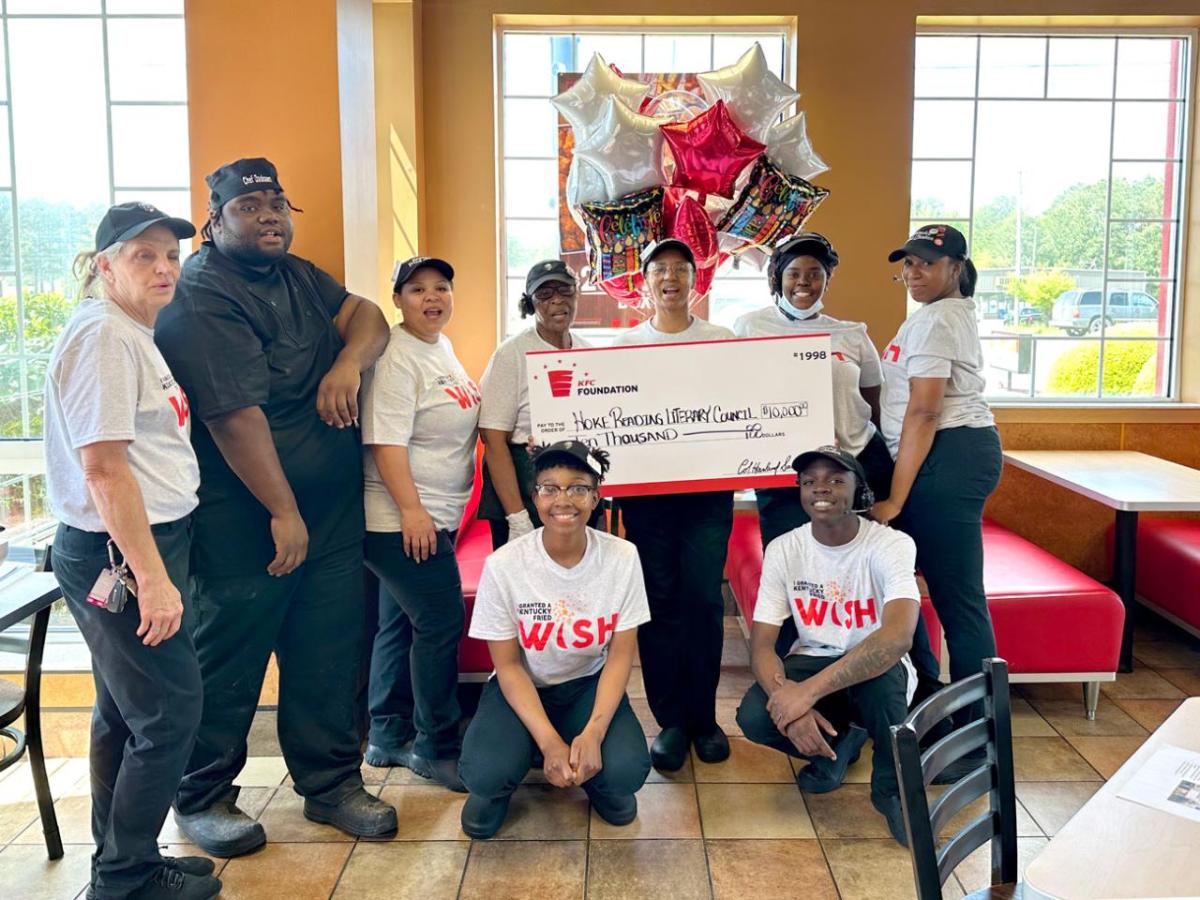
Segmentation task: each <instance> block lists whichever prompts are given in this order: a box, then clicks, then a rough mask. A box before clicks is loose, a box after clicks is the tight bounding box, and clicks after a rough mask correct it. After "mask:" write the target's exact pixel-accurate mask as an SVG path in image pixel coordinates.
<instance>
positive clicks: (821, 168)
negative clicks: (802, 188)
mask: <svg viewBox="0 0 1200 900" xmlns="http://www.w3.org/2000/svg"><path fill="white" fill-rule="evenodd" d="M767 157H768V158H769V159H770V160H771V162H773V163H775V165H777V166H779V168H781V169H783V171H785V172H787V173H788V174H789V175H795V176H796V177H797V178H816V177H817V176H818V175H820V174H821V173H822V172H828V171H829V166H827V165H826V164H825V160H823V159H821V157H820V156H818V155H817V151H816V150H814V149H813V145H812V141H810V140H809V139H808V129H807V128H806V127H805V124H804V113H797V114H796V115H794V116H791V117H790V118H787V119H784V120H783V121H782V122H776V123H775V124H774V125H772V126H771V127H770V128H769V129H768V130H767Z"/></svg>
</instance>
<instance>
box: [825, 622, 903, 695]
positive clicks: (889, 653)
mask: <svg viewBox="0 0 1200 900" xmlns="http://www.w3.org/2000/svg"><path fill="white" fill-rule="evenodd" d="M903 655H904V654H903V653H897V652H896V648H895V647H893V646H891V645H890V644H888V643H887V642H886V641H884V640H882V639H880V637H879V634H878V633H875V634H872V635H869V636H868V637H867V638H866V639H865V640H863V642H862V643H860V644H859V645H858V646H857V647H855V648H854V649H853V650H851V651H850V652H849V653H847V654H846V655H845V656H843V657H842V658H841V660H840V661H839V662H838V663H835V664H834V665H832V666H830V667H829V668H828V669H826V672H828V673H829V693H833V692H835V691H840V690H842V689H843V688H848V687H850V686H851V685H855V684H861V683H862V682H864V681H869V680H870V679H872V678H876V677H878V676H879V675H882V674H883V673H884V672H886V671H887V670H888V669H890V668H891V667H892V666H894V665H895V664H896V663H898V662H899V661H900V658H901V657H902V656H903Z"/></svg>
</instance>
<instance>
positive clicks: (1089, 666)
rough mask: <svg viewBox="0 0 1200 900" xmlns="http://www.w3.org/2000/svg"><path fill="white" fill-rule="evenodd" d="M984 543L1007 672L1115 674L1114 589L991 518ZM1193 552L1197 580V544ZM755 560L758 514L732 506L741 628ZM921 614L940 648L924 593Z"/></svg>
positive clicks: (733, 578) (733, 575) (757, 565)
mask: <svg viewBox="0 0 1200 900" xmlns="http://www.w3.org/2000/svg"><path fill="white" fill-rule="evenodd" d="M1193 524H1195V525H1197V526H1200V523H1193ZM1196 534H1197V535H1200V527H1198V530H1197V532H1196ZM983 545H984V565H983V584H984V590H985V592H986V593H987V598H988V609H989V610H990V611H991V614H992V624H993V626H994V628H995V631H996V644H997V652H998V653H999V655H1000V656H1001V657H1003V658H1004V659H1006V660H1008V665H1009V670H1010V671H1011V672H1012V673H1014V674H1022V673H1024V674H1039V675H1041V674H1054V673H1063V674H1067V673H1072V674H1074V673H1114V672H1116V670H1117V661H1118V658H1119V656H1120V651H1121V628H1122V626H1123V624H1124V621H1125V610H1124V607H1122V605H1121V601H1120V598H1118V597H1117V595H1116V594H1115V593H1114V592H1113V591H1111V590H1109V589H1108V588H1106V587H1105V586H1104V585H1102V584H1100V583H1099V582H1098V581H1096V580H1094V579H1092V578H1089V577H1088V576H1087V575H1084V574H1083V573H1082V572H1080V571H1078V570H1077V569H1074V568H1072V567H1071V566H1069V565H1067V564H1066V563H1064V562H1063V561H1062V560H1060V559H1057V558H1056V557H1054V556H1052V555H1051V554H1049V553H1047V552H1046V551H1045V550H1043V549H1041V548H1040V547H1038V546H1037V545H1036V544H1032V543H1030V542H1029V541H1027V540H1025V539H1024V538H1022V537H1020V536H1019V535H1017V534H1015V533H1013V532H1011V531H1009V530H1008V529H1007V528H1003V527H1001V526H999V525H997V524H995V523H994V522H985V523H984V528H983ZM1192 549H1193V553H1194V554H1195V555H1194V557H1193V560H1194V562H1193V565H1195V566H1196V568H1195V569H1194V570H1193V571H1195V572H1196V573H1197V578H1196V583H1200V548H1198V547H1197V546H1196V545H1193V548H1192ZM762 557H763V553H762V541H761V537H760V534H759V530H758V516H757V515H756V514H755V513H753V512H750V511H747V510H739V511H738V513H737V514H736V515H735V516H734V523H733V532H732V534H731V535H730V539H729V560H730V564H729V567H728V571H729V576H730V577H729V587H730V589H731V590H732V592H733V596H734V599H735V600H736V601H737V604H738V607H739V608H740V609H741V611H742V616H743V618H744V619H745V621H746V624H747V626H748V625H749V623H750V622H751V621H753V618H754V602H755V599H756V598H757V596H758V582H759V579H760V578H761V576H762ZM1139 568H1140V567H1139ZM921 613H922V618H923V619H924V620H925V625H926V628H928V629H929V639H930V643H931V644H932V645H933V648H934V652H935V653H939V652H940V649H941V643H942V629H941V625H940V623H939V622H938V619H937V614H936V613H935V612H934V611H933V605H932V604H931V603H930V602H929V598H928V597H923V598H922V600H921Z"/></svg>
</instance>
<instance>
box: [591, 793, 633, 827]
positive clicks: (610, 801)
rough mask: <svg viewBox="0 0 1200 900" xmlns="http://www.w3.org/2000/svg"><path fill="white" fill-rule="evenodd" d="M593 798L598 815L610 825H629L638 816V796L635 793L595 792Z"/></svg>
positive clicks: (593, 804) (593, 805) (593, 807)
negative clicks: (610, 793)
mask: <svg viewBox="0 0 1200 900" xmlns="http://www.w3.org/2000/svg"><path fill="white" fill-rule="evenodd" d="M591 799H592V809H594V810H595V811H596V815H598V816H599V817H600V818H602V819H603V820H604V821H605V822H607V823H608V824H609V825H628V824H629V823H630V822H632V821H633V820H634V819H636V818H637V797H635V796H634V795H633V794H625V795H624V796H616V797H614V796H611V795H608V794H593V795H592V798H591Z"/></svg>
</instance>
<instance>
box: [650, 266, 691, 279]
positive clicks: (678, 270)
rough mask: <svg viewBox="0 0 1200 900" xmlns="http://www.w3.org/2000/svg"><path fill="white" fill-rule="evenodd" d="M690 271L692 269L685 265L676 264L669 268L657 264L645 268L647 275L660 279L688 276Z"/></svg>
mask: <svg viewBox="0 0 1200 900" xmlns="http://www.w3.org/2000/svg"><path fill="white" fill-rule="evenodd" d="M691 271H692V267H691V266H689V265H688V264H687V263H676V264H674V265H670V266H668V265H660V264H659V263H650V265H648V266H647V267H646V274H647V275H654V276H656V277H658V278H662V277H663V276H664V275H676V276H683V275H688V274H690V273H691Z"/></svg>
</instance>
